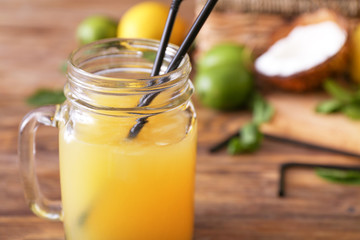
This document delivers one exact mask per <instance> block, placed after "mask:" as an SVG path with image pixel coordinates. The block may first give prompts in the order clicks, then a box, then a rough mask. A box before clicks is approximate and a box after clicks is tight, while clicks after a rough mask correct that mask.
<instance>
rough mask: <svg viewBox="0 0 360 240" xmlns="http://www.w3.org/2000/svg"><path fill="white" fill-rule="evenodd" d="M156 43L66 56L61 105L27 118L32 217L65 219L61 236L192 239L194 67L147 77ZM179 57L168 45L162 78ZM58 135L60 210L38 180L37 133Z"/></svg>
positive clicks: (24, 156) (120, 43) (113, 43)
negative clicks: (52, 130) (42, 129)
mask: <svg viewBox="0 0 360 240" xmlns="http://www.w3.org/2000/svg"><path fill="white" fill-rule="evenodd" d="M158 47H159V42H158V41H154V40H145V39H107V40H102V41H98V42H95V43H91V44H88V45H85V46H82V47H80V48H79V49H77V50H75V51H74V52H73V53H72V54H71V55H70V58H69V60H68V72H67V83H66V85H65V88H64V93H65V95H66V101H65V102H64V103H63V104H61V105H57V106H46V107H42V108H38V109H35V110H34V111H32V112H30V113H29V114H28V115H27V116H26V117H25V118H24V120H23V122H22V124H21V126H20V137H19V156H20V170H21V175H22V180H23V183H24V189H25V196H26V198H27V201H28V203H29V206H30V208H31V209H32V210H33V212H34V213H35V214H37V215H39V216H41V217H45V218H49V219H53V220H61V221H63V223H64V229H65V235H66V239H67V240H79V239H81V240H121V239H124V240H130V239H131V240H136V239H138V240H144V239H148V240H151V239H154V240H160V239H164V240H169V239H171V240H177V239H178V240H190V239H192V235H193V219H194V176H195V158H196V142H197V130H196V128H197V124H196V113H195V110H194V107H193V104H192V102H191V100H190V97H191V95H192V93H193V85H192V83H191V81H190V80H189V74H190V71H191V65H190V60H189V56H188V55H186V56H185V57H184V59H183V60H182V62H181V64H180V65H179V67H178V68H177V69H175V70H174V71H171V72H169V73H166V74H161V75H159V76H154V77H150V73H151V69H152V67H153V62H154V59H155V56H156V52H157V49H158ZM176 51H177V47H176V46H174V45H169V46H168V47H167V49H166V53H165V57H164V59H163V65H162V67H161V72H162V73H164V72H166V71H165V70H166V68H167V66H168V65H169V63H170V62H171V60H172V58H173V57H174V55H175V53H176ZM40 125H48V126H53V127H57V128H58V129H59V159H60V160H59V162H60V181H61V197H62V205H60V204H58V203H57V202H55V201H52V200H49V199H47V198H45V197H44V196H43V195H42V194H41V191H40V189H39V186H38V182H37V179H36V175H35V164H34V161H35V160H34V159H35V157H34V153H35V131H36V129H37V127H38V126H40Z"/></svg>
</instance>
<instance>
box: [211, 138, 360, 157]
mask: <svg viewBox="0 0 360 240" xmlns="http://www.w3.org/2000/svg"><path fill="white" fill-rule="evenodd" d="M240 134H241V133H240V132H237V133H235V134H232V135H231V136H229V137H227V138H226V139H224V140H222V141H221V142H219V143H217V144H215V145H214V146H212V147H210V149H209V152H211V153H215V152H217V151H219V150H221V149H222V148H224V147H226V146H227V144H228V143H229V142H230V140H231V139H232V138H234V137H238V136H240ZM263 135H264V137H265V138H266V139H268V140H271V141H276V142H281V143H287V144H293V145H297V146H301V147H305V148H309V149H314V150H319V151H324V152H329V153H334V154H339V155H343V156H348V157H356V158H360V155H359V154H356V153H352V152H347V151H343V150H339V149H334V148H329V147H324V146H319V145H316V144H311V143H306V142H302V141H298V140H294V139H289V138H284V137H279V136H274V135H271V134H267V133H263Z"/></svg>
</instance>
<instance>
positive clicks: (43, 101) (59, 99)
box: [26, 89, 66, 107]
mask: <svg viewBox="0 0 360 240" xmlns="http://www.w3.org/2000/svg"><path fill="white" fill-rule="evenodd" d="M65 99H66V97H65V95H64V92H63V91H62V90H50V89H39V90H37V91H36V92H35V93H34V94H33V95H31V96H30V97H28V98H27V99H26V102H27V103H28V104H30V105H33V106H37V107H38V106H44V105H51V104H60V103H63V102H64V101H65Z"/></svg>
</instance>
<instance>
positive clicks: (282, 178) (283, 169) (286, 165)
mask: <svg viewBox="0 0 360 240" xmlns="http://www.w3.org/2000/svg"><path fill="white" fill-rule="evenodd" d="M299 167H300V168H328V169H337V170H345V171H360V167H359V166H342V165H329V164H313V163H297V162H288V163H283V164H281V166H280V169H279V171H280V178H279V187H278V196H279V197H285V172H286V170H287V169H289V168H299Z"/></svg>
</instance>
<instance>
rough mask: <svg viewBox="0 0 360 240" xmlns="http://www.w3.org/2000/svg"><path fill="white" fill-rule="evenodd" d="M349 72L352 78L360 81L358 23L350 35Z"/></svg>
mask: <svg viewBox="0 0 360 240" xmlns="http://www.w3.org/2000/svg"><path fill="white" fill-rule="evenodd" d="M351 47H352V51H351V64H350V74H351V78H352V80H354V81H355V82H358V83H360V24H359V25H358V26H357V27H356V29H355V31H354V33H353V36H352V46H351Z"/></svg>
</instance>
